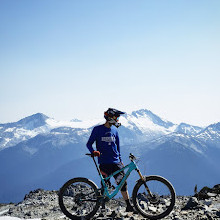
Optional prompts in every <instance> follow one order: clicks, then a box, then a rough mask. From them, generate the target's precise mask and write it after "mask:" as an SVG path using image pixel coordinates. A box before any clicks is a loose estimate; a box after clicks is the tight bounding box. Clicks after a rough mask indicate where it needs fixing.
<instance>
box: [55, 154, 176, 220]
mask: <svg viewBox="0 0 220 220" xmlns="http://www.w3.org/2000/svg"><path fill="white" fill-rule="evenodd" d="M86 155H88V156H90V157H92V159H93V161H94V163H95V166H96V169H97V171H98V173H99V176H100V179H101V183H102V184H101V185H102V187H101V188H98V187H97V185H96V184H95V183H94V182H93V181H91V180H89V179H87V178H83V177H77V178H73V179H71V180H69V181H67V182H66V183H65V184H64V185H63V186H62V187H61V189H60V191H59V205H60V208H61V210H62V212H63V213H64V214H65V215H66V216H67V217H69V218H70V219H91V218H92V217H93V216H94V215H95V214H96V212H97V211H98V209H99V207H100V206H101V205H103V204H105V203H106V202H108V201H109V200H110V199H112V198H113V197H114V196H116V195H117V193H118V192H119V191H120V189H121V188H122V186H123V184H124V183H125V181H126V180H127V178H128V177H129V175H130V173H131V172H132V171H133V170H136V171H137V173H138V174H139V176H140V179H139V180H138V181H137V183H136V185H135V186H134V189H133V192H132V202H133V205H134V207H135V209H136V210H137V211H138V212H139V213H140V214H141V215H142V216H143V217H145V218H148V219H161V218H164V217H165V216H167V215H169V213H170V212H171V211H172V209H173V207H174V205H175V198H176V194H175V190H174V188H173V186H172V184H171V183H170V182H169V181H168V180H166V179H165V178H163V177H161V176H143V175H142V174H141V172H140V170H139V169H138V167H137V164H136V163H135V161H136V158H135V156H134V155H133V154H130V156H129V159H130V160H131V162H130V163H129V164H128V165H126V166H125V167H123V168H122V169H121V170H118V171H116V172H114V173H112V174H111V175H109V176H108V177H105V178H104V177H103V175H102V174H101V172H100V169H99V167H98V165H97V163H96V160H95V158H94V156H93V155H92V154H86ZM125 169H127V171H126V172H125V173H124V176H123V178H122V180H121V181H120V183H119V184H118V185H117V186H116V187H114V188H112V186H111V184H109V182H110V178H111V177H112V176H114V175H116V174H118V173H119V172H121V171H124V170H125Z"/></svg>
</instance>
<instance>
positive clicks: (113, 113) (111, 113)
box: [104, 108, 125, 128]
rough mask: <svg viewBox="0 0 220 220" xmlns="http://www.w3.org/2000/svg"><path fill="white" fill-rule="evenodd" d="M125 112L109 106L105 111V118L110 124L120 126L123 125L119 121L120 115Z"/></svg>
mask: <svg viewBox="0 0 220 220" xmlns="http://www.w3.org/2000/svg"><path fill="white" fill-rule="evenodd" d="M123 114H125V112H121V111H119V110H117V109H114V108H109V109H108V110H107V111H106V112H104V118H105V119H106V121H108V122H109V123H110V124H113V125H115V126H116V127H117V128H118V127H119V126H121V123H118V120H119V117H120V116H121V115H123Z"/></svg>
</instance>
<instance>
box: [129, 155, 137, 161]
mask: <svg viewBox="0 0 220 220" xmlns="http://www.w3.org/2000/svg"><path fill="white" fill-rule="evenodd" d="M129 159H130V160H131V161H133V160H136V159H137V158H136V157H135V156H134V155H133V154H132V153H130V155H129Z"/></svg>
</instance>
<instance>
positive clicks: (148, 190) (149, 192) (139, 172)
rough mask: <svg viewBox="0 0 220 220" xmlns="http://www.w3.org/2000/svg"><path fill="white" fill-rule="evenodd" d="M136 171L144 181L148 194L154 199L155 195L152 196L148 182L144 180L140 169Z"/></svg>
mask: <svg viewBox="0 0 220 220" xmlns="http://www.w3.org/2000/svg"><path fill="white" fill-rule="evenodd" d="M136 171H137V172H138V174H139V176H140V178H141V180H142V181H143V183H144V186H145V189H146V190H147V192H148V194H149V195H150V197H153V195H152V193H151V191H150V189H149V188H148V186H147V184H146V182H145V179H144V177H143V175H142V174H141V171H140V170H139V169H136Z"/></svg>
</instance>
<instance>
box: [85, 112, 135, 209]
mask: <svg viewBox="0 0 220 220" xmlns="http://www.w3.org/2000/svg"><path fill="white" fill-rule="evenodd" d="M122 114H125V112H121V111H119V110H117V109H113V108H109V109H108V110H107V111H106V112H104V118H105V119H106V122H105V124H102V125H98V126H95V127H94V128H93V130H92V133H91V136H90V138H89V140H88V142H87V145H86V146H87V148H88V149H89V151H90V152H91V154H93V155H94V156H97V157H98V163H99V168H100V171H101V173H102V175H103V176H104V177H107V176H108V175H110V174H112V173H113V172H115V171H117V170H120V169H122V168H123V167H124V165H123V163H122V159H121V152H120V144H119V136H118V131H117V128H118V127H119V126H120V125H121V124H120V123H119V122H118V121H119V117H120V116H121V115H122ZM112 125H114V126H112ZM94 142H96V150H94V149H93V147H92V145H93V143H94ZM123 176H124V172H123V171H122V172H120V173H118V174H116V175H114V178H115V180H116V183H117V184H119V183H120V181H121V180H122V178H123ZM121 194H122V196H123V198H124V200H125V202H126V205H127V207H126V212H135V211H134V209H133V207H132V206H131V204H130V201H129V194H128V190H127V183H126V182H125V184H124V185H123V187H122V188H121Z"/></svg>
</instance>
